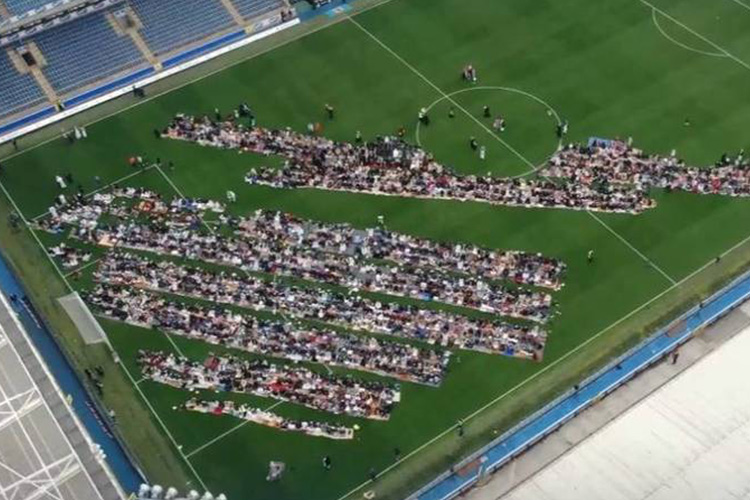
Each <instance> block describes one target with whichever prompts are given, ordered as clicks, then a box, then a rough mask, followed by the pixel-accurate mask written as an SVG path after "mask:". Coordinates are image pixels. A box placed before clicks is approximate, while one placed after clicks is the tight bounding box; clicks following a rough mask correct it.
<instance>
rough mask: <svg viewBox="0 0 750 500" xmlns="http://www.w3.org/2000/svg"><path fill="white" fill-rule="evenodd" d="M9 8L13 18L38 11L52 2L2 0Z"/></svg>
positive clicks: (40, 0) (42, 0) (43, 0)
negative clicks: (31, 11)
mask: <svg viewBox="0 0 750 500" xmlns="http://www.w3.org/2000/svg"><path fill="white" fill-rule="evenodd" d="M0 1H2V2H3V3H4V4H5V6H6V7H7V8H8V12H10V14H11V15H12V16H20V15H21V14H25V13H26V12H29V11H30V10H37V9H40V8H41V7H44V6H45V5H47V4H49V3H50V2H51V1H52V0H0Z"/></svg>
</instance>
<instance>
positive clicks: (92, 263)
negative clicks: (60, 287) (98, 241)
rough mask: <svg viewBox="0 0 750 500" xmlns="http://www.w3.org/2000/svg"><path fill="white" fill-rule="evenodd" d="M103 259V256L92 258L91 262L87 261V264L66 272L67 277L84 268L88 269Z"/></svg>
mask: <svg viewBox="0 0 750 500" xmlns="http://www.w3.org/2000/svg"><path fill="white" fill-rule="evenodd" d="M101 260H102V258H101V257H100V258H98V259H94V260H92V261H91V262H87V263H86V264H84V265H82V266H80V267H77V268H75V269H73V270H72V271H70V272H68V273H65V277H66V278H69V277H70V276H73V275H74V274H77V273H80V272H81V271H83V270H84V269H88V268H89V267H91V266H93V265H95V264H96V263H97V262H99V261H101Z"/></svg>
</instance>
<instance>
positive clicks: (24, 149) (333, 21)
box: [0, 0, 393, 161]
mask: <svg viewBox="0 0 750 500" xmlns="http://www.w3.org/2000/svg"><path fill="white" fill-rule="evenodd" d="M0 1H1V0H0ZM392 1H393V0H383V1H381V2H378V3H375V4H373V5H370V6H368V7H366V8H364V9H362V10H360V11H358V12H356V13H354V14H353V16H350V17H356V16H358V15H360V14H364V13H365V12H369V11H371V10H373V9H376V8H378V7H382V6H383V5H386V4H388V3H391V2H392ZM347 19H348V17H343V16H342V17H339V18H336V19H334V20H332V21H330V22H328V23H326V24H324V25H322V26H319V27H317V28H315V29H312V30H310V31H306V32H304V33H300V34H299V35H297V36H295V37H292V38H290V39H288V40H285V41H283V42H281V43H278V44H276V45H273V46H271V47H268V48H267V49H265V50H261V51H260V52H257V53H255V54H253V55H251V56H249V57H246V58H243V59H240V60H238V61H234V62H233V63H231V64H227V65H225V66H221V67H220V68H217V69H215V70H214V71H210V72H208V73H206V74H204V75H200V76H198V77H196V78H193V79H192V80H188V81H186V82H185V83H182V84H180V85H177V86H175V87H170V88H169V89H166V90H164V91H163V92H159V93H156V94H153V95H151V94H149V96H148V97H146V98H145V99H142V100H139V101H137V102H134V103H133V104H131V105H129V106H125V107H124V108H121V109H118V110H116V111H113V112H112V113H108V114H106V115H104V116H102V117H100V118H97V119H95V120H92V121H90V122H86V123H85V124H83V126H84V127H90V126H91V125H94V124H95V123H99V122H100V121H103V120H106V119H107V118H111V117H113V116H115V115H119V114H120V113H125V112H126V111H128V110H130V109H132V108H135V107H136V106H140V105H142V104H146V103H147V102H150V101H152V100H154V99H157V98H159V97H161V96H163V95H166V94H169V93H170V92H174V91H176V90H179V89H181V88H183V87H187V86H188V85H192V84H194V83H197V82H200V81H201V80H204V79H206V78H209V77H211V76H214V75H216V74H217V73H221V72H222V71H225V70H228V69H229V68H233V67H234V66H237V65H239V64H242V63H244V62H247V61H250V60H253V59H255V58H257V57H260V56H262V55H265V54H267V53H269V52H272V51H274V50H276V49H280V48H282V47H284V46H286V45H289V44H290V43H293V42H296V41H298V40H301V39H303V38H305V37H308V36H310V35H313V34H315V33H318V32H319V31H323V30H325V29H327V28H330V27H332V26H335V25H337V24H339V23H341V22H343V21H346V20H347ZM60 137H62V133H61V134H60V135H56V136H53V137H50V138H49V139H46V140H44V141H42V142H40V143H38V144H34V145H33V146H31V147H29V148H23V149H21V150H20V151H16V152H14V153H12V154H10V155H8V156H6V157H4V158H2V160H3V161H6V160H10V159H11V158H15V157H16V156H20V155H22V154H24V153H27V152H29V151H33V150H35V149H37V148H39V147H41V146H44V145H45V144H48V143H50V142H52V141H54V140H56V139H58V138H60Z"/></svg>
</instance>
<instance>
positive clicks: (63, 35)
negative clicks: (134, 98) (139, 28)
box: [34, 12, 146, 94]
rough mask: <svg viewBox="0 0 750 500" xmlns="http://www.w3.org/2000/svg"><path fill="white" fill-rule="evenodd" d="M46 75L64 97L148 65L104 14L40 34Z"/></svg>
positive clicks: (38, 38)
mask: <svg viewBox="0 0 750 500" xmlns="http://www.w3.org/2000/svg"><path fill="white" fill-rule="evenodd" d="M34 41H36V43H37V45H38V46H39V48H40V49H41V51H42V54H43V55H44V57H45V59H46V60H47V66H46V67H45V68H44V74H45V75H46V76H47V79H48V80H49V82H50V83H51V84H52V86H53V87H54V88H55V90H56V91H57V92H59V93H61V94H64V93H66V92H68V91H71V90H73V89H75V88H78V87H82V86H85V85H87V84H90V83H93V82H96V81H100V80H104V79H106V78H107V77H108V76H112V75H114V74H117V73H120V72H122V71H124V70H126V69H128V68H132V67H135V66H138V65H140V64H142V63H145V62H146V61H145V59H144V58H143V55H142V54H141V52H140V51H139V50H138V48H137V47H136V46H135V44H134V43H133V41H132V40H131V39H130V37H129V36H127V35H124V36H119V35H118V34H117V33H116V32H115V30H114V29H113V28H112V26H111V25H110V24H109V21H108V20H107V18H106V17H105V13H103V12H100V13H97V14H92V15H89V16H86V17H84V18H81V19H79V20H76V21H73V22H71V23H67V24H63V25H62V26H60V27H58V28H56V29H53V30H48V31H45V32H42V33H40V34H39V35H37V36H36V37H35V39H34Z"/></svg>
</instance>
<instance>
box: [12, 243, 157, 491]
mask: <svg viewBox="0 0 750 500" xmlns="http://www.w3.org/2000/svg"><path fill="white" fill-rule="evenodd" d="M0 288H1V289H2V290H3V292H5V294H6V295H8V296H10V295H12V294H15V295H16V296H18V297H19V298H21V297H24V296H25V295H26V293H25V291H24V289H23V287H22V286H21V284H20V283H19V282H18V280H17V279H16V277H15V276H14V275H13V273H12V272H11V270H10V268H9V267H8V264H7V262H6V261H5V259H4V258H3V256H1V255H0ZM13 308H14V310H15V312H16V313H17V314H18V318H19V320H20V321H21V324H23V326H24V328H25V329H26V332H27V333H28V334H29V337H31V341H32V342H33V344H34V347H36V349H37V351H38V352H39V354H40V355H41V356H42V358H44V363H45V364H46V365H47V367H48V368H49V370H50V372H51V373H52V375H53V376H54V377H55V379H56V380H57V384H58V385H59V386H60V388H61V389H62V391H63V392H64V393H65V394H70V395H71V396H72V397H73V404H72V407H73V409H74V410H75V412H76V415H78V418H79V419H80V420H81V422H82V423H83V425H84V427H86V431H87V432H88V433H89V435H90V436H91V439H93V440H94V442H95V443H97V444H99V445H100V446H101V447H102V450H103V451H104V453H105V454H106V456H107V458H106V460H107V463H108V464H109V468H110V469H111V470H112V472H113V473H114V474H115V476H116V477H117V480H118V481H119V483H120V485H121V486H122V488H123V489H124V490H125V491H126V492H135V491H138V487H139V486H140V484H141V483H143V482H145V478H144V477H143V475H142V474H141V473H140V471H138V469H137V468H136V467H135V466H134V465H133V463H132V462H131V461H130V458H129V457H128V455H127V454H126V452H125V450H124V449H123V447H122V446H121V444H120V442H119V441H118V440H117V438H116V437H115V436H114V434H113V433H112V430H111V429H110V428H109V427H108V424H107V423H106V421H107V418H108V417H105V416H103V415H101V414H100V413H99V411H98V410H97V409H96V405H95V404H94V402H93V401H92V400H91V398H90V397H89V395H88V393H87V392H86V390H85V389H84V387H83V384H82V383H81V381H80V379H79V378H78V377H77V376H76V374H75V372H74V371H73V367H71V366H70V364H69V363H68V361H67V359H66V358H65V355H64V354H63V353H62V352H61V351H60V348H59V346H58V345H57V341H56V340H55V339H54V337H52V334H51V333H50V332H49V330H47V328H46V327H45V326H44V324H43V323H42V322H41V320H40V319H39V318H38V315H37V314H36V312H35V311H34V310H33V309H32V308H31V306H30V305H29V304H28V303H27V302H26V301H21V300H19V301H17V302H16V303H15V304H14V305H13ZM105 390H106V388H105Z"/></svg>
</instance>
